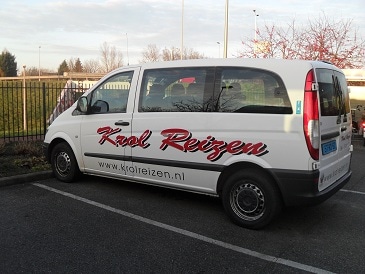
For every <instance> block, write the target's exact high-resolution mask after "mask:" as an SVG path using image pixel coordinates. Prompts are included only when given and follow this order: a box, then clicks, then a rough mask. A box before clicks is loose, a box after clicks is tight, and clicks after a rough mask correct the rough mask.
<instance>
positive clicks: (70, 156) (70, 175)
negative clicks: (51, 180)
mask: <svg viewBox="0 0 365 274" xmlns="http://www.w3.org/2000/svg"><path fill="white" fill-rule="evenodd" d="M51 166H52V170H53V173H54V175H55V177H56V178H57V179H58V180H60V181H62V182H66V183H71V182H72V181H74V180H75V179H76V178H77V177H78V175H79V174H80V170H79V167H78V165H77V161H76V158H75V155H74V153H73V151H72V149H71V148H70V146H69V145H68V144H66V143H59V144H57V145H55V147H54V148H53V149H52V153H51Z"/></svg>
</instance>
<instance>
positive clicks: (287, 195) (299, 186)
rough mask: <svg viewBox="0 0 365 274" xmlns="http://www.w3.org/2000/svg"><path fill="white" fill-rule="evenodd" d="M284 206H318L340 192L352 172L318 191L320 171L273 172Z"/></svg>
mask: <svg viewBox="0 0 365 274" xmlns="http://www.w3.org/2000/svg"><path fill="white" fill-rule="evenodd" d="M273 173H274V177H275V178H276V180H277V182H278V185H279V188H280V191H281V194H282V197H283V201H284V204H285V205H286V206H299V205H316V204H320V203H322V202H324V201H325V200H327V199H328V198H330V197H331V196H332V195H334V194H335V193H336V192H337V191H339V190H340V189H341V188H342V187H343V186H344V185H346V183H347V182H348V181H349V180H350V178H351V175H352V171H351V170H348V172H347V173H346V174H345V175H344V176H342V177H341V178H340V179H338V180H337V181H336V182H334V183H333V184H332V185H331V186H329V187H327V188H326V189H324V190H322V191H321V192H319V191H318V181H319V171H312V172H299V171H294V172H293V171H282V170H275V171H273Z"/></svg>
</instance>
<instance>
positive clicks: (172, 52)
mask: <svg viewBox="0 0 365 274" xmlns="http://www.w3.org/2000/svg"><path fill="white" fill-rule="evenodd" d="M161 56H162V60H164V61H172V60H180V59H181V50H180V48H176V47H174V46H172V47H171V48H170V49H168V48H164V49H163V50H162V54H161Z"/></svg>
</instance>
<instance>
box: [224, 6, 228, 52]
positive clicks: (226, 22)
mask: <svg viewBox="0 0 365 274" xmlns="http://www.w3.org/2000/svg"><path fill="white" fill-rule="evenodd" d="M227 44H228V0H226V15H225V20H224V47H223V48H224V49H223V58H227V47H228V45H227Z"/></svg>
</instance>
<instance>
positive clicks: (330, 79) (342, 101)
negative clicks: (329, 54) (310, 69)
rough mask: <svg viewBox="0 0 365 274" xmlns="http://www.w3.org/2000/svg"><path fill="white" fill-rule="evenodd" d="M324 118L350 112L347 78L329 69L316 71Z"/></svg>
mask: <svg viewBox="0 0 365 274" xmlns="http://www.w3.org/2000/svg"><path fill="white" fill-rule="evenodd" d="M316 75H317V81H318V85H319V97H320V98H319V100H320V106H321V115H322V116H338V115H339V114H344V113H349V112H350V99H349V94H348V89H347V83H346V79H345V76H344V75H343V74H341V73H339V72H336V71H333V70H329V69H317V70H316Z"/></svg>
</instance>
